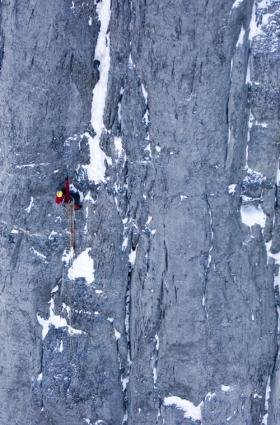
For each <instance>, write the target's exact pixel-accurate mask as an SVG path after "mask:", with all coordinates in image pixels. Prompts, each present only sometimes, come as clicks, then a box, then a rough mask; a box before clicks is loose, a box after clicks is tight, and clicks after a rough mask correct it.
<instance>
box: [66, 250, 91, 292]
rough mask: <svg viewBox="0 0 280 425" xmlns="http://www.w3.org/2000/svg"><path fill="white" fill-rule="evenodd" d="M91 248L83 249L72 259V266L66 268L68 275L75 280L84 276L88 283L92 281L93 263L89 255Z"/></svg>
mask: <svg viewBox="0 0 280 425" xmlns="http://www.w3.org/2000/svg"><path fill="white" fill-rule="evenodd" d="M90 249H91V248H87V249H85V250H84V251H83V252H81V254H79V255H78V257H77V258H75V260H74V261H73V264H72V266H71V267H70V269H69V270H68V277H69V279H71V280H75V279H77V278H79V277H81V278H84V279H85V280H86V282H87V283H88V284H90V283H93V282H94V272H95V270H94V264H93V259H92V258H91V256H90V255H89V251H90Z"/></svg>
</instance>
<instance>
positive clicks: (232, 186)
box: [228, 184, 237, 195]
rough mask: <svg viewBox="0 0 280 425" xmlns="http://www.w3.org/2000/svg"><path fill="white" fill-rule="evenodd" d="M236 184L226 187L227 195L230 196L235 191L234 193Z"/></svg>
mask: <svg viewBox="0 0 280 425" xmlns="http://www.w3.org/2000/svg"><path fill="white" fill-rule="evenodd" d="M236 186H237V185H236V184H230V185H229V186H228V193H229V194H230V195H231V194H232V193H235V191H236Z"/></svg>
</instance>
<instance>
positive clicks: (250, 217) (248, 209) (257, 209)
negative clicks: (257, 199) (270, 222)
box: [240, 205, 266, 228]
mask: <svg viewBox="0 0 280 425" xmlns="http://www.w3.org/2000/svg"><path fill="white" fill-rule="evenodd" d="M240 213H241V221H242V223H244V224H245V225H246V226H248V227H252V226H254V225H255V224H258V225H259V226H261V228H264V227H265V221H266V215H265V213H264V212H263V210H262V208H261V206H260V205H258V206H255V205H242V206H241V209H240Z"/></svg>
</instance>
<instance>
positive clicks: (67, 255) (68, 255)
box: [62, 248, 74, 265]
mask: <svg viewBox="0 0 280 425" xmlns="http://www.w3.org/2000/svg"><path fill="white" fill-rule="evenodd" d="M73 258H74V249H73V248H71V249H70V250H69V251H67V250H64V252H63V254H62V261H63V262H64V263H66V265H68V264H69V263H70V262H71V261H72V260H73Z"/></svg>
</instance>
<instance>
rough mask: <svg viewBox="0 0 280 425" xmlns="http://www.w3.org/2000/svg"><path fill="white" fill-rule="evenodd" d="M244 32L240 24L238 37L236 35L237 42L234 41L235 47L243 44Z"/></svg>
mask: <svg viewBox="0 0 280 425" xmlns="http://www.w3.org/2000/svg"><path fill="white" fill-rule="evenodd" d="M245 32H246V31H245V29H244V27H243V26H242V27H241V29H240V33H239V37H238V40H237V43H236V47H239V46H243V44H244V36H245Z"/></svg>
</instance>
